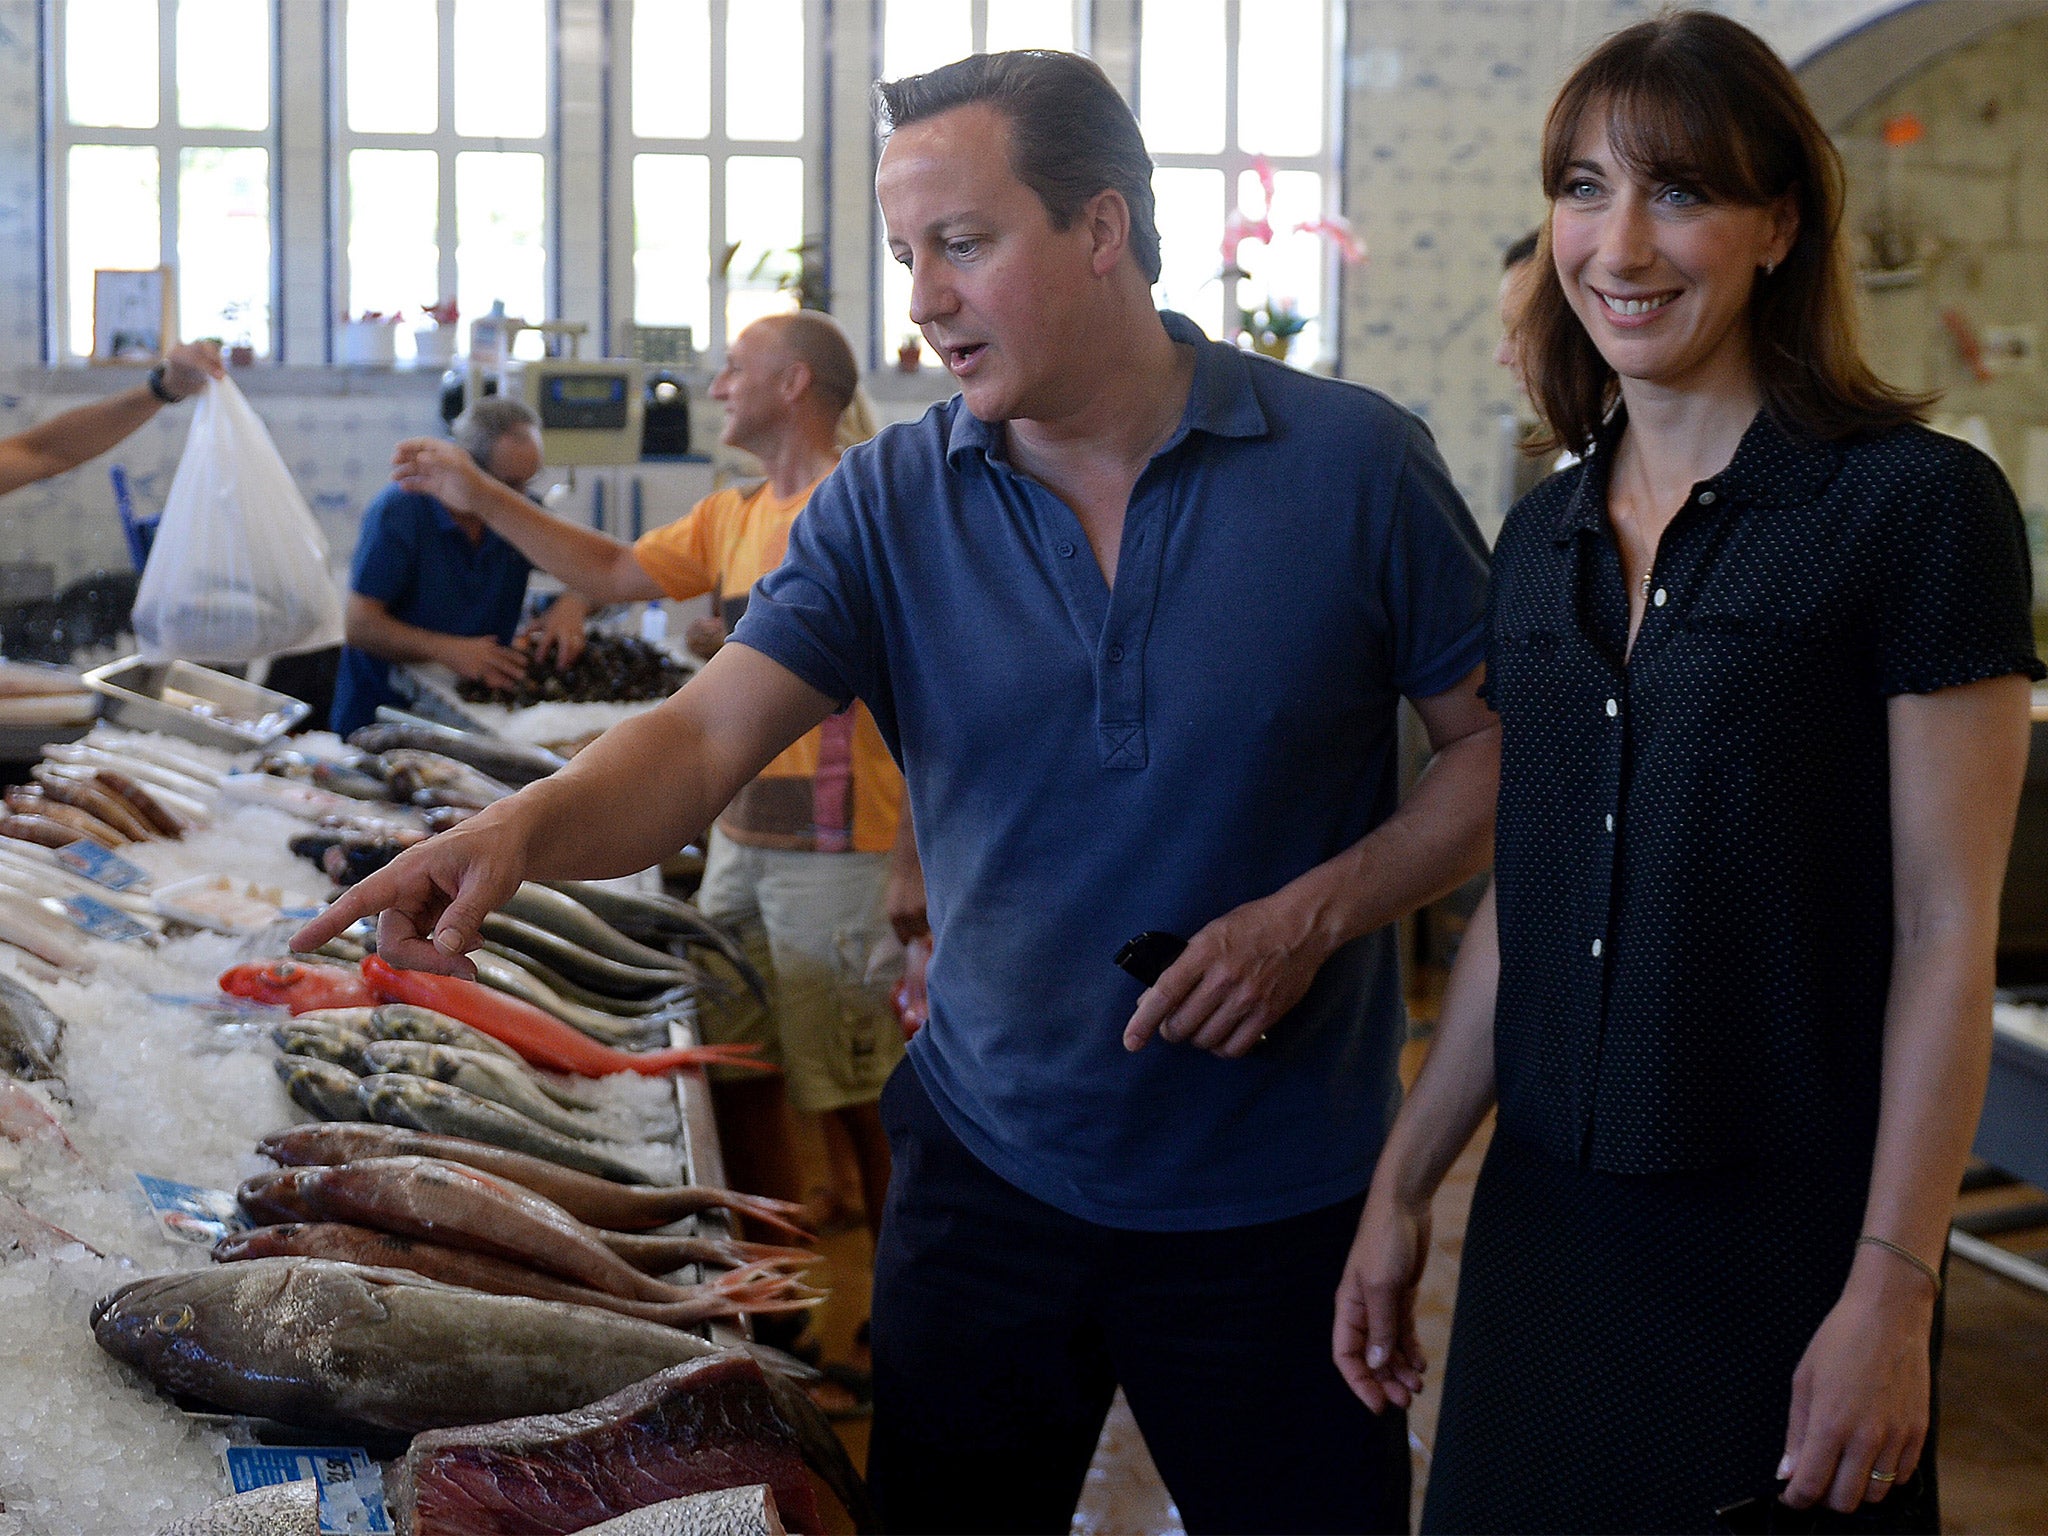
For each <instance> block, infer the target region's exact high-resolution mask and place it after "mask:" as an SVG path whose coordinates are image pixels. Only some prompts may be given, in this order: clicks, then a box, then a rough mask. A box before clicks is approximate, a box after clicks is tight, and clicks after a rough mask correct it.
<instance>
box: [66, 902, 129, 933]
mask: <svg viewBox="0 0 2048 1536" xmlns="http://www.w3.org/2000/svg"><path fill="white" fill-rule="evenodd" d="M64 914H65V916H67V917H69V918H70V919H71V921H72V923H73V924H74V925H75V926H77V927H79V928H82V929H84V930H85V931H86V932H87V933H89V934H91V935H92V936H93V937H94V938H96V939H122V940H127V939H146V938H148V937H149V929H147V928H145V927H144V926H143V925H142V924H140V923H138V922H137V921H135V919H134V918H132V917H130V916H129V915H128V914H127V913H125V912H121V911H117V910H116V909H115V908H113V907H110V906H108V905H107V904H106V903H105V902H104V901H101V900H100V899H99V898H98V897H97V896H66V897H65V898H64Z"/></svg>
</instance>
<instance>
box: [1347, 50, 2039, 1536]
mask: <svg viewBox="0 0 2048 1536" xmlns="http://www.w3.org/2000/svg"><path fill="white" fill-rule="evenodd" d="M1543 178H1544V188H1545V191H1546V192H1547V193H1548V195H1549V198H1550V202H1551V212H1550V216H1549V219H1548V221H1547V223H1546V225H1545V227H1544V232H1543V241H1542V248H1541V250H1540V251H1539V253H1538V261H1539V262H1540V263H1541V266H1542V270H1541V273H1540V281H1539V283H1538V284H1537V285H1536V286H1535V287H1534V289H1533V290H1532V292H1531V294H1530V297H1529V306H1528V310H1527V312H1526V315H1525V318H1524V330H1523V343H1522V345H1523V363H1524V366H1525V369H1526V372H1527V376H1528V381H1529V388H1530V393H1531V395H1532V397H1533V399H1534V400H1535V402H1536V404H1537V406H1538V408H1539V409H1540V411H1541V413H1542V415H1543V417H1544V419H1545V421H1546V422H1547V423H1548V425H1549V427H1550V429H1551V431H1552V433H1553V434H1554V437H1555V440H1556V445H1557V446H1562V447H1567V448H1570V449H1572V450H1574V451H1576V452H1578V453H1579V454H1581V455H1582V462H1581V463H1579V464H1577V465H1574V466H1573V467H1572V468H1570V469H1567V470H1565V471H1563V472H1561V473H1559V474H1557V475H1554V476H1552V477H1551V478H1550V479H1549V480H1547V481H1545V482H1544V483H1543V484H1542V485H1541V486H1539V487H1538V488H1537V489H1536V490H1535V491H1533V492H1531V493H1530V494H1529V495H1528V496H1527V497H1525V498H1524V499H1523V500H1522V501H1521V502H1520V503H1519V504H1518V505H1517V506H1516V507H1515V509H1514V511H1513V512H1512V513H1511V514H1510V516H1509V518H1508V522H1507V525H1506V527H1505V528H1504V529H1503V531H1502V534H1501V537H1500V542H1499V546H1498V548H1497V550H1496V552H1495V563H1494V569H1493V587H1492V591H1491V595H1490V600H1489V610H1488V656H1487V675H1488V682H1487V688H1488V692H1489V697H1490V699H1491V701H1492V703H1493V705H1494V707H1495V709H1497V710H1498V711H1499V713H1500V716H1501V720H1502V727H1503V739H1504V747H1503V758H1502V766H1501V789H1500V803H1499V821H1498V830H1497V833H1496V875H1495V889H1494V892H1493V893H1492V895H1490V896H1489V897H1488V899H1487V900H1486V902H1485V903H1484V904H1483V906H1482V908H1481V910H1480V911H1479V912H1478V913H1477V914H1476V915H1475V917H1474V920H1473V922H1472V925H1471V928H1470V929H1469V931H1468V934H1467V937H1466V940H1465V944H1464V947H1463V950H1462V952H1461V953H1460V955H1459V957H1458V964H1457V967H1456V970H1455V973H1454V974H1453V977H1452V979H1451V984H1450V988H1449V992H1448V994H1447V996H1446V999H1445V1003H1444V1009H1443V1015H1442V1020H1441V1022H1440V1024H1439V1027H1438V1031H1437V1036H1436V1042H1435V1045H1434V1048H1433V1050H1432V1051H1431V1054H1430V1058H1429V1061H1428V1063H1427V1064H1426V1066H1425V1067H1424V1070H1423V1072H1422V1075H1421V1077H1420V1079H1419V1080H1418V1082H1417V1083H1416V1086H1415V1089H1414V1092H1413V1094H1412V1095H1411V1097H1410V1098H1409V1101H1408V1103H1407V1104H1406V1106H1405V1107H1404V1108H1403V1110H1402V1112H1401V1114H1400V1117H1399V1119H1398V1120H1397V1122H1396V1124H1395V1126H1394V1129H1393V1132H1392V1134H1391V1136H1390V1137H1389V1139H1388V1142H1387V1146H1386V1150H1385V1152H1384V1153H1383V1154H1382V1155H1381V1158H1380V1162H1379V1166H1378V1169H1377V1172H1376V1174H1375V1178H1374V1182H1373V1186H1372V1192H1371V1195H1370V1197H1369V1198H1368V1200H1367V1203H1366V1207H1365V1211H1364V1214H1363V1216H1362V1217H1361V1220H1360V1226H1359V1233H1358V1238H1357V1241H1356V1243H1355V1245H1354V1247H1353V1250H1352V1255H1351V1259H1350V1263H1349V1265H1348V1267H1347V1269H1346V1272H1345V1277H1344V1281H1343V1284H1342V1286H1341V1288H1340V1291H1339V1294H1338V1313H1337V1324H1336V1337H1335V1353H1336V1357H1337V1363H1338V1366H1339V1368H1340V1369H1341V1370H1342V1371H1343V1372H1344V1373H1345V1376H1346V1378H1347V1379H1348V1380H1349V1381H1350V1382H1351V1384H1352V1387H1353V1389H1354V1390H1355V1391H1356V1392H1357V1393H1358V1395H1359V1396H1360V1397H1361V1398H1363V1399H1364V1400H1365V1401H1366V1402H1367V1403H1368V1404H1369V1405H1371V1406H1373V1407H1374V1408H1380V1407H1382V1406H1384V1405H1386V1404H1388V1403H1393V1404H1396V1405H1400V1406H1404V1407H1405V1406H1406V1405H1407V1404H1408V1403H1409V1402H1410V1401H1411V1400H1412V1398H1413V1396H1414V1394H1415V1393H1416V1392H1418V1391H1419V1390H1421V1387H1422V1384H1423V1374H1424V1371H1425V1369H1426V1362H1425V1360H1424V1358H1423V1354H1422V1350H1421V1348H1420V1346H1419V1344H1418V1343H1417V1340H1416V1333H1415V1321H1414V1308H1415V1295H1416V1287H1417V1283H1418V1280H1419V1278H1420V1274H1421V1271H1422V1266H1423V1263H1424V1261H1425V1259H1426V1257H1427V1254H1428V1251H1429V1224H1430V1214H1429V1213H1430V1202H1431V1198H1432V1196H1433V1195H1434V1193H1435V1191H1436V1189H1437V1187H1438V1185H1439V1184H1440V1182H1441V1181H1442V1179H1443V1177H1444V1174H1445V1172H1446V1171H1447V1170H1448V1168H1449V1167H1450V1165H1451V1163H1452V1162H1453V1160H1454V1159H1455V1158H1456V1157H1457V1155H1458V1153H1459V1151H1460V1149H1462V1148H1463V1147H1464V1145H1465V1144H1466V1142H1467V1141H1468V1140H1469V1139H1470V1138H1471V1136H1472V1135H1473V1133H1474V1132H1475V1131H1476V1130H1477V1128H1478V1127H1479V1125H1480V1123H1481V1121H1482V1120H1483V1119H1484V1117H1485V1115H1486V1112H1487V1110H1488V1109H1489V1108H1491V1107H1493V1106H1495V1105H1496V1104H1497V1105H1498V1118H1497V1123H1496V1127H1495V1131H1494V1135H1493V1140H1492V1143H1491V1145H1490V1147H1489V1149H1488V1152H1487V1157H1486V1162H1485V1165H1484V1168H1483V1170H1482V1172H1481V1174H1480V1177H1479V1184H1478V1188H1477V1191H1476V1194H1475V1196H1474V1201H1473V1207H1472V1214H1471V1224H1470V1227H1469V1229H1468V1232H1467V1237H1466V1242H1465V1248H1464V1253H1463V1258H1462V1263H1461V1270H1460V1279H1459V1293H1458V1302H1457V1311H1456V1314H1455V1325H1454V1333H1453V1340H1452V1346H1451V1351H1450V1359H1449V1365H1448V1370H1447V1375H1446V1377H1445V1382H1444V1398H1443V1404H1442V1409H1441V1415H1440V1418H1439V1421H1438V1441H1437V1447H1436V1456H1435V1461H1434V1465H1433V1467H1432V1469H1431V1474H1430V1482H1429V1493H1428V1503H1427V1506H1426V1508H1425V1510H1424V1515H1423V1525H1424V1528H1425V1529H1426V1530H1443V1531H1467V1532H1469V1531H1494V1530H1513V1531H1548V1530H1559V1531H1564V1530H1569V1531H1609V1530H1614V1531H1666V1530H1672V1531H1677V1530H1713V1529H1756V1530H1766V1529H1784V1528H1788V1527H1787V1526H1786V1525H1785V1524H1783V1523H1782V1522H1783V1521H1785V1520H1788V1519H1803V1520H1805V1521H1806V1522H1807V1523H1806V1524H1805V1525H1804V1528H1805V1529H1814V1528H1816V1526H1815V1524H1814V1522H1815V1521H1827V1520H1837V1521H1839V1520H1840V1519H1841V1514H1847V1513H1848V1512H1858V1511H1860V1512H1859V1513H1857V1514H1856V1515H1855V1520H1854V1524H1853V1528H1854V1529H1859V1530H1861V1529H1870V1530H1887V1529H1896V1530H1927V1531H1931V1530H1936V1529H1938V1528H1939V1513H1938V1507H1937V1503H1936V1496H1935V1483H1934V1465H1933V1454H1932V1445H1933V1433H1934V1429H1933V1407H1932V1405H1933V1400H1934V1379H1935V1359H1936V1356H1937V1355H1938V1344H1939V1337H1940V1293H1941V1281H1942V1263H1943V1255H1944V1250H1945V1240H1946V1235H1947V1229H1948V1221H1949V1212H1950V1206H1951V1203H1952V1202H1953V1200H1954V1197H1955V1192H1956V1188H1957V1182H1958V1179H1959V1177H1960V1175H1961V1172H1962V1168H1963V1164H1964V1162H1965V1160H1966V1158H1967V1155H1968V1151H1969V1146H1970V1140H1971V1135H1972V1132H1973V1129H1974V1126H1975V1122H1976V1115H1977V1110H1978V1105H1979V1101H1980V1099H1981V1096H1982V1092H1983V1086H1984V1080H1985V1074H1986V1071H1987V1064H1988V1060H1989V1051H1990V1031H1991V985H1992V959H1993V951H1994V947H1995V941H1996V931H1997V918H1998V898H1999V887H2000V881H2001V876H2002V873H2003V870H2004V865H2005V857H2006V851H2007V847H2008V844H2009V842H2010V838H2011V832H2012V825H2013V818H2014V812H2015V807H2016V805H2017V802H2018V796H2019V788H2020V782H2021V778H2022V774H2023V770H2024V764H2025V761H2026V755H2027V719H2028V685H2027V680H2028V679H2029V678H2038V677H2040V676H2041V675H2042V668H2041V665H2040V663H2039V662H2038V661H2037V660H2036V658H2035V655H2034V646H2033V638H2032V632H2031V626H2030V619H2029V609H2030V592H2029V583H2030V577H2029V568H2028V562H2027V553H2026V543H2025V538H2024V533H2023V529H2022V525H2021V521H2020V516H2019V511H2018V507H2017V505H2016V504H2015V502H2014V499H2013V495H2012V492H2011V489H2010V487H2009V486H2008V485H2007V484H2006V483H2005V481H2004V479H2003V478H2002V477H2001V475H2000V474H1999V472H1998V470H1997V468H1996V467H1995V466H1994V465H1993V464H1992V463H1991V462H1990V461H1989V460H1988V459H1986V458H1985V457H1983V456H1982V455H1981V454H1979V453H1977V452H1976V451H1975V450H1973V449H1971V448H1969V447H1968V446H1966V445H1964V444H1961V443H1958V442H1955V441H1953V440H1951V439H1948V438H1945V437H1940V436H1937V435H1935V434H1933V433H1931V432H1929V431H1928V430H1926V429H1925V428H1924V427H1922V426H1920V425H1918V417H1919V416H1920V414H1921V411H1922V409H1923V406H1924V402H1923V401H1921V400H1918V399H1916V398H1913V397H1910V396H1907V395H1903V394H1901V393H1899V392H1898V391H1895V390H1893V389H1891V388H1889V387H1887V386H1886V385H1885V384H1883V383H1882V382H1881V381H1880V380H1878V379H1877V378H1876V377H1875V376H1874V375H1873V374H1872V373H1871V371H1870V370H1869V368H1868V367H1867V366H1866V365H1865V364H1864V363H1863V361H1862V359H1861V357H1860V355H1859V353H1858V350H1857V345H1856V338H1855V328H1854V324H1853V318H1854V316H1853V309H1852V304H1851V294H1850V287H1849V281H1848V275H1847V267H1846V263H1845V260H1844V256H1843V248H1842V241H1841V207H1842V192H1841V170H1840V162H1839V159H1838V157H1837V155H1836V152H1835V150H1834V148H1833V146H1832V145H1831V144H1830V143H1829V141H1828V139H1827V136H1826V134H1825V132H1824V131H1823V130H1822V129H1821V127H1820V125H1819V123H1818V122H1817V121H1816V120H1815V119H1814V116H1813V113H1812V111H1811V109H1810V108H1809V107H1808V105H1807V103H1806V101H1805V100H1804V98H1803V96H1802V95H1801V92H1800V90H1799V86H1798V84H1797V82H1796V81H1795V80H1794V79H1793V77H1792V75H1791V74H1790V72H1789V71H1788V70H1787V69H1786V68H1785V66H1784V65H1783V64H1782V63H1781V62H1780V61H1779V60H1778V59H1777V58H1776V57H1775V56H1774V55H1773V54H1772V53H1771V52H1770V50H1769V48H1768V47H1766V46H1765V45H1764V44H1763V43H1762V42H1761V41H1760V40H1759V39H1758V38H1757V37H1756V36H1755V35H1754V34H1752V33H1750V32H1748V31H1747V30H1745V29H1744V28H1742V27H1741V26H1739V25H1737V24H1735V23H1733V22H1731V21H1728V20H1725V19H1723V18H1719V17H1716V16H1713V15H1709V14H1705V13H1700V12H1677V13H1674V14H1670V15H1667V16H1664V17H1660V18H1658V19H1656V20H1654V21H1648V22H1644V23H1642V24H1640V25H1637V26H1634V27H1630V28H1628V29H1627V30H1626V31H1623V32H1620V33H1618V34H1616V35H1615V36H1614V37H1612V38H1610V39H1609V40H1608V41H1607V42H1605V43H1604V44H1602V45H1601V46H1600V47H1599V48H1598V49H1597V50H1595V52H1594V53H1593V54H1592V55H1591V56H1590V57H1589V58H1588V59H1587V60H1586V61H1585V62H1584V63H1583V64H1582V65H1580V67H1579V68H1578V70H1577V71H1576V72H1575V73H1574V74H1573V75H1572V77H1571V79H1570V80H1568V81H1567V82H1566V84H1565V86H1564V88H1563V90H1562V91H1561V92H1560V93H1559V95H1558V98H1557V100H1556V101H1555V102H1554V103H1553V105H1552V107H1551V110H1550V114H1549V117H1548V120H1547V122H1546V124H1545V129H1544V137H1543ZM1780 1500H1782V1501H1783V1503H1784V1504H1790V1505H1792V1506H1795V1507H1798V1508H1802V1509H1806V1510H1809V1511H1810V1513H1809V1514H1807V1515H1805V1516H1796V1517H1795V1516H1792V1514H1791V1512H1790V1511H1788V1510H1785V1509H1784V1508H1782V1507H1781V1505H1780V1502H1779V1501H1780ZM1822 1503H1825V1504H1826V1506H1827V1507H1828V1509H1830V1510H1833V1511H1837V1512H1841V1514H1838V1515H1828V1514H1826V1513H1825V1512H1823V1511H1820V1510H1818V1509H1816V1508H1815V1506H1817V1505H1819V1504H1822ZM1820 1528H1823V1529H1825V1528H1829V1527H1828V1526H1826V1525H1825V1524H1823V1525H1822V1526H1820ZM1843 1528H1850V1527H1849V1525H1848V1524H1847V1523H1846V1522H1844V1523H1843Z"/></svg>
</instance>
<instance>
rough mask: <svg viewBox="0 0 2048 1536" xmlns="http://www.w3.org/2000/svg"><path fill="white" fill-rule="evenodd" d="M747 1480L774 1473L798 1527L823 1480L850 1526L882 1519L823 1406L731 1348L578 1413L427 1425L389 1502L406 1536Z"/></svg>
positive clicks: (519, 1533)
mask: <svg viewBox="0 0 2048 1536" xmlns="http://www.w3.org/2000/svg"><path fill="white" fill-rule="evenodd" d="M750 1483H765V1484H767V1485H768V1487H769V1489H770V1490H771V1491H772V1492H773V1494H774V1498H775V1507H776V1508H777V1509H778V1510H779V1511H780V1512H781V1516H782V1520H783V1522H784V1524H785V1525H787V1527H788V1528H789V1529H790V1530H792V1531H822V1530H825V1529H827V1525H826V1523H825V1521H826V1518H827V1517H826V1515H825V1513H824V1512H822V1511H821V1510H820V1507H819V1494H820V1490H823V1491H824V1493H825V1496H826V1498H827V1499H828V1501H829V1500H837V1502H838V1503H839V1504H841V1505H842V1506H844V1511H845V1517H850V1518H851V1519H852V1522H853V1524H854V1525H855V1527H856V1528H857V1529H859V1530H862V1531H872V1530H875V1529H877V1528H878V1527H877V1525H876V1523H875V1519H874V1513H873V1510H872V1508H871V1507H870V1505H869V1503H868V1498H867V1489H866V1487H865V1486H864V1485H863V1484H862V1482H861V1480H860V1476H859V1474H858V1473H856V1472H855V1471H854V1470H853V1464H852V1463H851V1462H850V1461H848V1460H847V1457H846V1452H845V1450H844V1449H843V1448H842V1447H841V1446H840V1444H839V1440H838V1437H837V1436H836V1435H834V1434H833V1433H832V1426H831V1425H830V1424H828V1423H826V1422H825V1418H824V1415H823V1414H821V1413H819V1411H818V1409H817V1408H816V1406H815V1405H813V1404H812V1403H811V1401H810V1399H808V1398H807V1397H805V1396H804V1395H803V1393H802V1392H800V1391H798V1390H796V1389H794V1388H792V1387H790V1386H789V1385H787V1384H786V1383H784V1382H781V1381H779V1380H776V1379H774V1378H771V1377H769V1376H768V1375H767V1374H766V1373H764V1372H763V1371H762V1369H761V1367H760V1366H759V1365H758V1364H757V1363H756V1362H755V1361H754V1360H753V1359H752V1358H751V1357H750V1356H748V1355H746V1354H744V1353H742V1352H741V1351H739V1350H721V1351H720V1352H718V1353H717V1354H714V1355H707V1356H705V1357H704V1358H703V1359H701V1360H692V1361H688V1362H686V1363H684V1364H683V1365H680V1366H676V1367H673V1368H671V1369H668V1370H664V1371H662V1372H660V1373H659V1374H658V1375H654V1376H650V1377H648V1378H647V1379H646V1380H644V1381H640V1382H636V1383H635V1384H634V1385H632V1386H630V1387H627V1388H626V1389H625V1390H624V1391H622V1392H618V1393H615V1394H614V1395H612V1396H611V1397H608V1398H606V1399H605V1400H604V1401H603V1402H597V1403H592V1404H590V1406H588V1407H587V1408H579V1409H576V1410H575V1411H573V1412H569V1413H561V1414H551V1415H547V1416H544V1417H535V1418H526V1419H508V1420H506V1421H504V1422H503V1423H499V1424H482V1425H474V1426H471V1427H469V1428H466V1429H456V1430H445V1431H437V1432H434V1433H430V1434H424V1435H421V1436H420V1437H419V1438H418V1439H416V1440H414V1441H413V1443H412V1449H411V1450H410V1451H408V1452H407V1453H406V1457H405V1461H404V1463H403V1464H402V1465H401V1466H400V1468H399V1470H398V1474H397V1493H396V1510H397V1514H398V1518H399V1525H400V1529H404V1530H410V1531H412V1532H413V1536H550V1533H554V1532H567V1531H580V1530H583V1529H585V1528H586V1527H588V1526H590V1525H593V1524H595V1523H597V1522H598V1521H601V1520H608V1519H611V1518H612V1517H613V1516H616V1515H620V1514H624V1513H626V1512H628V1511H631V1510H635V1509H640V1508H643V1507H645V1506H646V1505H649V1504H658V1503H660V1502H661V1501H663V1500H665V1499H673V1498H676V1497H678V1496H680V1495H683V1494H690V1493H705V1492H710V1491H712V1490H715V1489H719V1488H733V1487H739V1486H743V1485H746V1484H750ZM843 1518H844V1517H842V1522H843ZM842 1522H835V1523H842Z"/></svg>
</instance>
